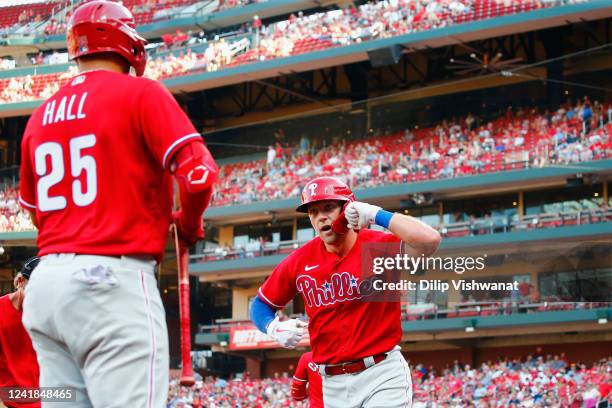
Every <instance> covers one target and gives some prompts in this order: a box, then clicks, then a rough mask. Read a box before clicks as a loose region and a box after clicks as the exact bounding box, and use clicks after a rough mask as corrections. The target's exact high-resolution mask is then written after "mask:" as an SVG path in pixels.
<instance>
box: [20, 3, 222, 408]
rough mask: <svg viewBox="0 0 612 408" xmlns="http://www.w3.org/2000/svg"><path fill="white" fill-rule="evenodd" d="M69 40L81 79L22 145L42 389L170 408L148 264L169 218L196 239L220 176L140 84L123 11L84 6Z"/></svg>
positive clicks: (191, 132)
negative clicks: (33, 242)
mask: <svg viewBox="0 0 612 408" xmlns="http://www.w3.org/2000/svg"><path fill="white" fill-rule="evenodd" d="M66 37H67V42H68V53H69V55H70V57H71V58H72V59H74V60H76V63H77V66H78V68H79V74H78V75H77V76H75V77H74V78H73V79H72V80H70V82H68V84H66V85H65V86H64V87H62V88H61V89H60V90H59V91H57V93H55V94H54V95H53V96H52V97H51V98H50V99H48V100H47V101H46V102H45V103H43V104H42V105H41V106H40V107H39V108H38V109H37V110H36V111H35V112H34V113H33V114H32V116H31V117H30V120H29V121H28V124H27V126H26V130H25V134H24V137H23V141H22V144H21V151H22V160H21V186H20V198H19V201H20V203H21V205H22V206H23V207H25V208H27V209H28V210H30V212H31V215H32V218H33V220H34V222H35V224H36V225H37V227H38V230H39V231H38V238H37V244H38V248H39V255H40V256H41V257H42V259H41V262H40V265H39V266H38V269H37V273H36V274H35V275H34V279H32V280H31V282H30V284H29V285H28V287H27V296H26V298H25V303H24V316H23V322H24V325H25V327H26V329H27V330H28V332H29V333H30V335H31V337H32V341H33V344H34V349H35V350H36V352H37V354H38V359H39V363H40V368H41V373H40V385H41V387H43V386H44V387H66V386H70V387H73V388H75V389H76V394H77V399H78V401H77V403H71V404H72V405H71V406H74V407H91V406H95V407H105V408H110V407H139V408H141V407H142V408H144V407H147V408H148V407H163V406H165V405H164V404H165V403H166V396H167V393H168V375H169V374H168V372H169V358H168V333H167V328H166V320H165V313H164V308H163V305H162V302H161V298H160V295H159V291H158V289H157V283H156V280H155V274H154V268H155V266H156V264H157V263H158V262H159V261H160V260H161V259H162V256H163V252H164V247H165V244H166V241H167V238H168V231H169V226H170V223H171V222H174V223H175V224H176V225H177V229H178V233H179V237H180V239H181V240H182V241H183V242H184V243H186V244H192V243H194V242H195V241H196V240H197V239H198V238H200V237H202V235H203V228H202V213H203V212H204V210H205V209H206V207H207V206H208V204H209V202H210V199H211V197H212V192H213V190H212V188H213V183H214V181H215V179H216V177H217V173H218V169H217V166H216V164H215V162H214V160H213V158H212V156H211V155H210V153H209V151H208V149H207V148H206V146H205V145H204V142H203V139H202V137H201V136H200V134H199V133H198V132H197V131H196V130H195V128H194V127H193V125H192V123H191V122H190V120H189V118H188V117H187V116H186V115H185V113H184V112H183V111H182V110H181V109H180V107H179V105H178V104H177V102H176V100H175V99H174V98H173V97H172V95H171V94H170V93H169V92H168V90H167V89H166V88H164V87H163V85H161V84H160V83H158V82H156V81H152V80H149V79H146V78H141V77H140V76H142V74H143V73H144V70H145V65H146V52H145V44H146V41H145V40H144V39H143V38H142V37H141V36H140V35H138V33H137V32H136V30H135V28H134V18H133V16H132V14H131V13H130V11H129V10H128V9H127V8H125V7H123V6H122V5H120V4H119V3H115V2H110V1H92V2H88V3H84V4H83V5H81V6H80V7H79V8H77V9H76V10H75V12H74V14H73V15H72V17H71V18H70V20H69V22H68V26H67V35H66ZM130 70H132V71H133V73H134V74H135V76H133V75H129V74H130ZM173 176H174V178H175V179H176V180H177V182H178V183H177V184H178V186H179V193H180V198H181V206H182V208H181V211H179V212H176V213H173V212H172V204H173V194H172V190H173V180H172V177H173ZM51 405H52V404H49V406H51ZM58 405H61V403H58ZM43 406H45V407H46V406H47V404H46V403H45V402H43ZM62 406H63V405H62Z"/></svg>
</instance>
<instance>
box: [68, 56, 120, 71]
mask: <svg viewBox="0 0 612 408" xmlns="http://www.w3.org/2000/svg"><path fill="white" fill-rule="evenodd" d="M78 67H79V73H80V74H83V73H85V72H89V71H111V72H116V73H118V74H125V73H126V72H125V66H124V65H122V64H120V63H118V62H117V61H114V60H111V59H102V58H100V59H91V60H79V61H78Z"/></svg>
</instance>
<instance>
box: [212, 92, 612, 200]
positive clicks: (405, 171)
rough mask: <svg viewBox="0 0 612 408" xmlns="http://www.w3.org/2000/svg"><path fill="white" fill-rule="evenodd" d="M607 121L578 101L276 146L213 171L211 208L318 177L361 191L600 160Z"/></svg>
mask: <svg viewBox="0 0 612 408" xmlns="http://www.w3.org/2000/svg"><path fill="white" fill-rule="evenodd" d="M611 120H612V105H611V104H607V105H606V106H604V105H602V104H601V103H599V102H594V103H591V102H590V101H589V100H588V99H584V100H580V101H578V102H577V103H576V104H566V105H564V106H561V107H560V108H559V109H557V110H556V111H554V112H548V111H541V112H538V110H537V109H535V108H532V109H518V110H517V111H516V112H515V111H514V110H512V109H510V108H509V109H508V111H507V114H506V115H505V116H504V117H501V118H498V119H496V120H493V121H490V122H488V123H485V124H482V125H481V126H479V127H476V126H475V125H474V119H473V116H472V115H468V116H467V117H465V118H463V119H460V120H455V121H451V120H449V121H444V122H442V123H441V124H439V125H437V126H435V127H430V128H425V129H413V130H410V129H407V130H405V131H404V132H399V133H394V134H391V135H384V134H378V135H373V136H372V137H369V138H367V139H365V140H357V141H352V142H347V141H346V140H344V139H342V140H340V141H338V142H336V143H332V144H331V145H329V146H327V147H323V148H321V149H319V150H317V151H312V149H305V148H304V147H303V146H302V147H300V146H295V147H293V148H291V147H283V146H281V144H280V143H279V142H277V143H276V146H275V147H273V146H271V147H270V149H269V151H268V155H267V159H261V160H258V161H250V162H246V163H237V164H229V165H225V166H221V176H220V177H219V182H218V186H217V189H216V192H215V197H214V200H213V205H215V206H223V205H230V204H247V203H250V202H254V201H266V200H274V199H281V198H288V197H297V196H298V195H299V194H300V192H301V188H302V186H303V185H304V183H305V181H306V180H308V179H309V178H312V177H314V176H315V175H320V174H333V175H334V176H336V177H340V178H342V179H343V180H344V181H345V182H347V183H348V184H349V185H351V186H353V187H354V188H363V187H373V186H379V185H388V184H397V183H406V182H411V181H420V180H426V179H440V178H451V177H459V176H464V175H472V174H479V173H488V172H494V171H502V170H509V169H514V168H523V167H545V166H548V165H554V164H569V163H576V162H583V161H590V160H597V159H604V158H608V157H610V155H611V154H612V139H611V138H610V132H611V131H612V122H611ZM304 144H305V145H310V142H309V141H306V143H304Z"/></svg>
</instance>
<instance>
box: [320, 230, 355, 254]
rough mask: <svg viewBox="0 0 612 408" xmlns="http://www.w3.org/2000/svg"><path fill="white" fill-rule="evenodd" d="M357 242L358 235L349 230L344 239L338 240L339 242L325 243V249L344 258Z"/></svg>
mask: <svg viewBox="0 0 612 408" xmlns="http://www.w3.org/2000/svg"><path fill="white" fill-rule="evenodd" d="M355 242H357V233H356V232H355V231H353V230H351V229H349V230H348V232H347V233H346V235H345V236H344V238H343V239H340V240H338V242H333V243H325V249H326V250H327V251H328V252H331V253H332V254H336V255H338V256H339V257H341V258H342V257H344V256H346V254H348V253H349V251H350V250H351V248H353V245H355Z"/></svg>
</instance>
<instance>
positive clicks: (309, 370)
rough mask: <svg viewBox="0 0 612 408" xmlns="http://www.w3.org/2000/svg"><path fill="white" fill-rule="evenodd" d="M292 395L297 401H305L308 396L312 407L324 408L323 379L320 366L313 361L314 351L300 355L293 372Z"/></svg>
mask: <svg viewBox="0 0 612 408" xmlns="http://www.w3.org/2000/svg"><path fill="white" fill-rule="evenodd" d="M306 386H308V389H307V388H306ZM291 397H292V398H293V399H294V400H296V401H303V400H305V399H306V398H307V397H308V401H309V402H310V408H323V380H321V374H319V366H318V365H317V363H315V362H314V361H312V351H309V352H308V353H304V354H302V357H300V361H299V362H298V365H297V368H296V369H295V374H293V382H292V383H291Z"/></svg>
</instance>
